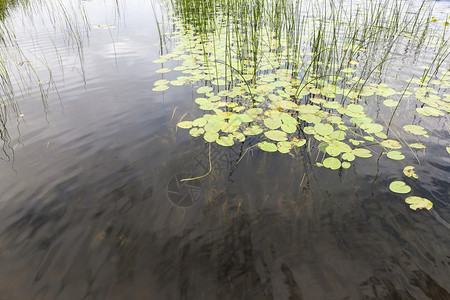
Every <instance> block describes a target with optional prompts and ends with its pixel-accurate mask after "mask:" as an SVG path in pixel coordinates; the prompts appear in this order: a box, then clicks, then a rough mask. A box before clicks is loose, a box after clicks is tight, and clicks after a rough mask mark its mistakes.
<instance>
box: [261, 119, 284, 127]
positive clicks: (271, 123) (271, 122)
mask: <svg viewBox="0 0 450 300" xmlns="http://www.w3.org/2000/svg"><path fill="white" fill-rule="evenodd" d="M264 125H265V126H266V127H267V128H269V129H277V128H280V126H281V120H280V119H278V118H271V117H269V118H267V119H264Z"/></svg>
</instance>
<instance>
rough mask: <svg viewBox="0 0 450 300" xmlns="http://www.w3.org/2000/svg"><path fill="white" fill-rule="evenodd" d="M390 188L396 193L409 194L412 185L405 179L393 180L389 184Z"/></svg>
mask: <svg viewBox="0 0 450 300" xmlns="http://www.w3.org/2000/svg"><path fill="white" fill-rule="evenodd" d="M389 189H390V190H391V191H393V192H394V193H399V194H407V193H409V192H411V187H410V186H409V185H407V184H406V183H405V182H403V181H393V182H391V184H390V185H389Z"/></svg>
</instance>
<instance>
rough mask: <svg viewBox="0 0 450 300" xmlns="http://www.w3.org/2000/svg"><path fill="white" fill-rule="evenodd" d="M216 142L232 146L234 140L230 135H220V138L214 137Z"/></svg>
mask: <svg viewBox="0 0 450 300" xmlns="http://www.w3.org/2000/svg"><path fill="white" fill-rule="evenodd" d="M216 143H217V144H219V145H221V146H224V147H229V146H233V144H234V140H233V137H232V136H231V135H229V136H221V137H220V138H218V139H216Z"/></svg>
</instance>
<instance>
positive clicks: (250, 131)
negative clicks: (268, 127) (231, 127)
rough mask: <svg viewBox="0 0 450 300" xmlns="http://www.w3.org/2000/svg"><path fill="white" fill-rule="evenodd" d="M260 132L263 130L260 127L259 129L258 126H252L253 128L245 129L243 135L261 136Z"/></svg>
mask: <svg viewBox="0 0 450 300" xmlns="http://www.w3.org/2000/svg"><path fill="white" fill-rule="evenodd" d="M262 132H263V129H262V128H261V127H259V126H258V125H253V126H250V127H247V128H246V129H245V130H244V134H245V135H258V134H261V133H262Z"/></svg>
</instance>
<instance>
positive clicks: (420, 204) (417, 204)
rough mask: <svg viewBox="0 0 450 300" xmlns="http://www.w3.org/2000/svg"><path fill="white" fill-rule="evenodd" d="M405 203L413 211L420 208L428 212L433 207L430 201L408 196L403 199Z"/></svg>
mask: <svg viewBox="0 0 450 300" xmlns="http://www.w3.org/2000/svg"><path fill="white" fill-rule="evenodd" d="M405 202H406V203H408V204H409V208H411V209H413V210H416V209H422V208H426V209H428V210H430V209H431V208H432V207H433V203H432V202H431V201H430V200H428V199H425V198H422V197H417V196H410V197H408V198H406V199H405Z"/></svg>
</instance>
